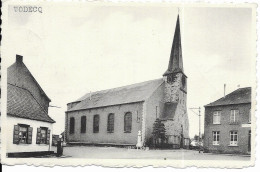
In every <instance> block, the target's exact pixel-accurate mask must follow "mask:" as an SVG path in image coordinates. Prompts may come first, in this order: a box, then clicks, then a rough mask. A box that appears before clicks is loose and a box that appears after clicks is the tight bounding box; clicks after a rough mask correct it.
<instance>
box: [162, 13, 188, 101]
mask: <svg viewBox="0 0 260 172" xmlns="http://www.w3.org/2000/svg"><path fill="white" fill-rule="evenodd" d="M163 78H164V80H165V102H166V103H167V102H172V103H177V102H178V101H180V98H179V94H180V91H181V92H182V93H183V95H185V97H186V94H187V83H186V82H187V76H186V75H185V74H184V70H183V60H182V49H181V32H180V19H179V15H178V18H177V23H176V27H175V33H174V38H173V43H172V49H171V55H170V60H169V65H168V69H167V70H166V72H165V73H164V74H163ZM184 101H185V103H186V100H184Z"/></svg>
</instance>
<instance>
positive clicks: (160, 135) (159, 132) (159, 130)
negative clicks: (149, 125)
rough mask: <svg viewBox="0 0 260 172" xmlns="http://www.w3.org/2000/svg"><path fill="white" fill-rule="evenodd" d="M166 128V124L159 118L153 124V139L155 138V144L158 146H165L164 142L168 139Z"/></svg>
mask: <svg viewBox="0 0 260 172" xmlns="http://www.w3.org/2000/svg"><path fill="white" fill-rule="evenodd" d="M165 133H166V130H165V126H164V124H163V123H162V121H161V120H160V119H159V118H157V119H156V120H155V122H154V124H153V133H152V134H153V139H154V144H155V146H156V147H158V146H160V147H162V146H163V143H164V141H165V139H166V136H165Z"/></svg>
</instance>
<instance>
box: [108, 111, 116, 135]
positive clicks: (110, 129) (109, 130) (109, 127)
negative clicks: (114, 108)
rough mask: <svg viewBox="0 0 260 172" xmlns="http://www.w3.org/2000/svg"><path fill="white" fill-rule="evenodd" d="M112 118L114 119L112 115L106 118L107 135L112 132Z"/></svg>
mask: <svg viewBox="0 0 260 172" xmlns="http://www.w3.org/2000/svg"><path fill="white" fill-rule="evenodd" d="M114 118H115V115H114V114H113V113H110V114H109V115H108V117H107V132H108V133H113V132H114Z"/></svg>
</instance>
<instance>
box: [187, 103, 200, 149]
mask: <svg viewBox="0 0 260 172" xmlns="http://www.w3.org/2000/svg"><path fill="white" fill-rule="evenodd" d="M189 109H190V110H191V111H192V112H193V113H194V114H196V115H198V116H199V153H200V116H201V115H200V107H198V108H189ZM194 109H195V110H199V114H198V113H196V112H195V111H194Z"/></svg>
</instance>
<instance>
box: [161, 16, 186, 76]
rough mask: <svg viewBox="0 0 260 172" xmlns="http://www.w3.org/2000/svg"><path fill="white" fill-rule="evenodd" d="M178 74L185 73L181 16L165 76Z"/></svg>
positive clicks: (177, 23) (178, 20)
mask: <svg viewBox="0 0 260 172" xmlns="http://www.w3.org/2000/svg"><path fill="white" fill-rule="evenodd" d="M176 72H184V71H183V62H182V50H181V31H180V19H179V14H178V17H177V22H176V27H175V33H174V38H173V42H172V50H171V56H170V60H169V65H168V69H167V71H166V72H165V73H164V74H163V76H166V75H168V74H171V73H176Z"/></svg>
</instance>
